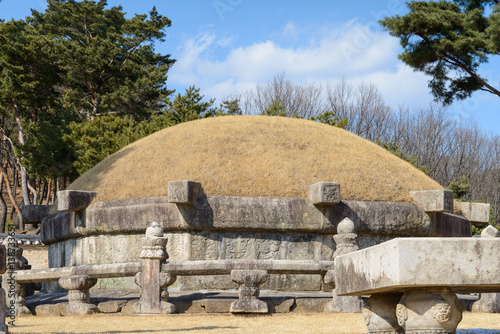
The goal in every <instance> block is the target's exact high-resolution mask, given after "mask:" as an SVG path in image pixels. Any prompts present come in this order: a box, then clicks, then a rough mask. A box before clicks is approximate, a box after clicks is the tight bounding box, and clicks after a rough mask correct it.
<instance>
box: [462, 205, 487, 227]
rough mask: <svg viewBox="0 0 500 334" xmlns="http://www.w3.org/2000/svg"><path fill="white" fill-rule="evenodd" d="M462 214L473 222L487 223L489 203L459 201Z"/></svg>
mask: <svg viewBox="0 0 500 334" xmlns="http://www.w3.org/2000/svg"><path fill="white" fill-rule="evenodd" d="M458 205H459V206H460V211H462V215H463V216H464V217H465V218H467V219H468V220H470V222H471V223H474V224H488V223H489V222H490V205H489V204H486V203H469V202H459V203H458Z"/></svg>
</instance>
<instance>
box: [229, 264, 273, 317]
mask: <svg viewBox="0 0 500 334" xmlns="http://www.w3.org/2000/svg"><path fill="white" fill-rule="evenodd" d="M267 278H268V274H267V270H231V279H232V280H233V281H234V282H236V283H238V284H239V285H240V290H239V299H238V300H237V301H235V302H233V303H232V304H231V308H230V312H231V313H267V312H268V306H267V304H266V303H265V302H263V301H262V300H260V299H259V298H258V297H259V294H260V288H259V287H260V285H261V284H262V283H264V282H265V281H267Z"/></svg>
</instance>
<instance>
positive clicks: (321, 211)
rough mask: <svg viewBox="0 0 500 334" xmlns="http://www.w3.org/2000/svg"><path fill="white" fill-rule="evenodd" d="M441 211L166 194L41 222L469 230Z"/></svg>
mask: <svg viewBox="0 0 500 334" xmlns="http://www.w3.org/2000/svg"><path fill="white" fill-rule="evenodd" d="M83 213H84V214H83ZM60 215H61V214H60ZM442 215H444V213H438V214H435V215H428V214H426V213H425V212H424V211H423V210H421V209H420V208H419V207H418V206H417V205H415V204H410V203H389V202H362V201H341V202H339V203H338V204H336V205H331V206H315V205H313V204H311V203H310V202H309V201H307V200H306V199H301V198H263V197H225V196H208V197H201V196H200V197H198V199H197V200H196V201H195V202H194V203H193V205H177V204H174V203H170V202H169V201H168V197H167V196H162V197H150V198H141V199H130V200H118V201H110V202H96V203H93V204H92V205H91V206H90V207H88V208H87V209H86V210H85V211H82V212H77V213H76V216H75V218H74V219H75V222H74V224H73V225H72V226H75V228H74V229H73V230H72V229H68V228H63V229H62V230H61V226H62V225H64V224H68V222H67V220H68V219H69V217H67V216H50V217H48V218H46V219H45V223H47V222H51V223H47V224H45V223H44V225H45V227H46V231H45V232H44V226H42V232H43V233H42V235H45V237H44V238H42V240H43V242H44V243H46V244H49V243H53V242H56V241H62V240H66V239H69V238H75V237H78V236H86V235H95V234H103V233H104V234H107V233H111V234H113V233H144V231H145V230H146V228H147V227H148V226H149V224H150V223H151V222H152V221H156V222H158V223H159V224H160V225H161V227H162V228H163V229H164V231H166V232H169V231H188V230H198V231H200V230H201V231H203V230H206V231H248V232H276V231H280V232H283V233H287V232H289V233H295V232H297V233H322V234H335V233H336V232H337V225H338V224H339V223H340V221H342V220H343V219H344V218H346V217H347V218H349V219H350V220H352V221H353V222H354V224H355V225H356V232H357V233H358V234H360V235H364V234H368V235H372V234H375V235H377V234H380V235H393V236H470V223H469V221H468V220H466V219H464V218H463V217H461V218H460V219H458V218H457V217H455V218H456V219H455V218H453V219H452V222H451V223H450V221H451V220H450V217H445V216H442ZM79 217H80V218H79ZM79 219H80V220H81V221H79ZM75 224H76V225H75ZM462 225H463V226H462ZM49 237H50V238H49Z"/></svg>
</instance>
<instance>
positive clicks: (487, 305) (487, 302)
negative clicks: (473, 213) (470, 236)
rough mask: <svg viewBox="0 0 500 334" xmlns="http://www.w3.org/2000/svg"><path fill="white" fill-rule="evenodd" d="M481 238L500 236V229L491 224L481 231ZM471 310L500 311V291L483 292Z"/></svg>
mask: <svg viewBox="0 0 500 334" xmlns="http://www.w3.org/2000/svg"><path fill="white" fill-rule="evenodd" d="M481 238H500V231H498V230H497V229H496V228H494V227H493V226H491V225H490V226H488V227H486V228H485V229H484V230H483V232H481ZM471 311H472V312H485V313H500V293H481V297H480V299H479V300H478V301H476V302H474V304H472V309H471Z"/></svg>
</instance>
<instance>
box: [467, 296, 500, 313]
mask: <svg viewBox="0 0 500 334" xmlns="http://www.w3.org/2000/svg"><path fill="white" fill-rule="evenodd" d="M471 311H472V312H484V313H500V293H481V298H480V299H479V300H478V301H477V302H475V303H474V304H472V309H471Z"/></svg>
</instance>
